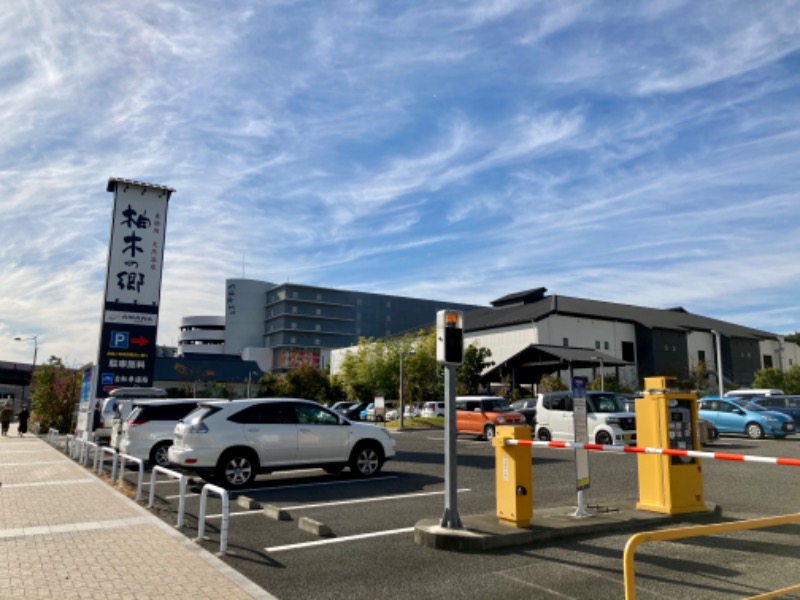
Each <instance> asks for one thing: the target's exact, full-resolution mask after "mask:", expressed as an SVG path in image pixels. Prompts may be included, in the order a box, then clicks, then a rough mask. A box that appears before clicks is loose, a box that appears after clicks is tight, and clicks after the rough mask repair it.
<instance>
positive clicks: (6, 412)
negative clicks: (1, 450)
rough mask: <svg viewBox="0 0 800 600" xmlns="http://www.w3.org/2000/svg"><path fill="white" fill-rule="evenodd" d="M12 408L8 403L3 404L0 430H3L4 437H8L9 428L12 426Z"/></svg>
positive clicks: (0, 413)
mask: <svg viewBox="0 0 800 600" xmlns="http://www.w3.org/2000/svg"><path fill="white" fill-rule="evenodd" d="M11 414H12V411H11V407H10V406H9V405H8V402H6V403H5V404H3V408H2V409H0V428H2V432H3V435H8V426H9V425H10V424H11Z"/></svg>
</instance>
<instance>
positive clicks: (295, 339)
mask: <svg viewBox="0 0 800 600" xmlns="http://www.w3.org/2000/svg"><path fill="white" fill-rule="evenodd" d="M289 342H290V343H292V344H296V343H297V338H296V337H294V336H292V337H290V338H289Z"/></svg>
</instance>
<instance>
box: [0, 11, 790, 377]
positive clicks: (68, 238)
mask: <svg viewBox="0 0 800 600" xmlns="http://www.w3.org/2000/svg"><path fill="white" fill-rule="evenodd" d="M0 28H2V31H3V36H2V37H0V91H1V92H2V93H0V122H1V123H2V130H3V134H2V136H0V193H1V194H2V195H1V196H0V198H2V199H1V200H0V202H2V204H1V206H2V209H3V211H2V221H0V232H2V243H1V244H0V297H2V306H3V310H2V319H1V320H0V359H2V360H16V361H30V359H31V351H32V347H31V346H32V344H30V343H19V342H14V341H13V338H14V337H15V336H23V337H31V336H34V335H35V336H38V346H39V361H42V360H46V359H47V357H48V356H50V355H56V356H59V357H61V358H63V359H64V360H65V361H66V362H67V363H68V364H71V365H79V364H82V363H85V362H90V361H94V360H96V354H97V341H98V335H99V327H100V316H101V315H100V311H101V305H102V298H103V290H104V278H105V268H106V252H107V245H108V237H109V229H110V219H111V203H112V198H113V197H112V195H111V194H109V193H107V192H106V191H105V188H106V183H107V180H108V178H109V177H124V178H128V179H136V180H141V181H148V182H152V183H156V184H160V185H168V186H171V187H174V188H175V189H176V190H177V192H176V193H175V194H174V195H173V196H172V200H171V202H170V208H169V218H168V224H167V241H166V251H165V265H164V279H163V287H162V295H161V322H160V326H159V343H162V344H170V345H175V344H176V341H177V337H178V323H179V320H180V318H181V317H182V316H185V315H215V314H219V315H221V314H224V283H225V279H226V278H228V277H241V276H242V275H243V274H244V275H245V276H246V277H248V278H253V279H260V280H266V281H274V282H284V281H291V282H295V283H307V284H310V285H319V286H327V287H337V288H345V289H353V290H359V291H366V292H377V293H386V294H397V295H407V296H411V297H421V298H436V299H451V300H453V301H457V302H467V303H477V304H486V303H488V302H490V301H491V300H493V299H495V298H498V297H500V296H503V295H505V294H508V293H512V292H517V291H521V290H525V289H530V288H534V287H540V286H544V287H546V288H548V290H549V292H550V293H553V294H560V295H568V296H577V297H583V298H592V299H598V300H606V301H612V302H621V303H629V304H636V305H643V306H651V307H672V306H678V305H680V306H683V307H685V308H686V309H687V310H690V311H692V312H696V313H699V314H703V315H707V316H712V317H716V318H720V319H723V320H728V321H732V322H735V323H739V324H742V325H747V326H750V327H755V328H760V329H765V330H767V331H772V332H775V333H791V332H793V331H797V330H800V302H799V301H798V291H800V168H798V165H800V3H798V2H795V1H785V2H779V1H769V0H764V1H761V2H737V3H731V2H715V1H711V0H709V1H703V2H696V1H692V0H689V1H678V0H654V1H648V2H615V1H597V2H593V1H590V0H585V1H583V0H579V1H574V2H567V1H565V2H551V1H522V0H497V1H494V2H478V1H475V2H459V1H455V0H446V1H445V0H441V1H436V2H425V1H423V0H419V1H416V0H415V1H414V2H378V1H372V2H369V1H358V2H355V1H353V2H350V1H345V0H341V1H339V0H337V1H336V2H315V1H298V2H294V1H292V0H281V1H274V2H268V1H266V0H265V1H247V0H241V1H236V2H216V1H202V0H194V1H192V2H171V1H169V0H157V1H156V0H151V1H146V0H142V1H138V2H125V1H111V2H107V3H103V4H102V5H98V3H97V2H91V1H88V0H70V1H69V2H67V1H66V0H40V1H38V2H36V1H31V2H25V1H23V0H10V2H8V3H6V4H5V5H4V10H3V11H2V13H0Z"/></svg>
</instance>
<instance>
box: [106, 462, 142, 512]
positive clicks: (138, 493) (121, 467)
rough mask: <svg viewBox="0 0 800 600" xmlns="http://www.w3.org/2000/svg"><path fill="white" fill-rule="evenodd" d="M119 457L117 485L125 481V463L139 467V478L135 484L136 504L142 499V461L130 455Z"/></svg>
mask: <svg viewBox="0 0 800 600" xmlns="http://www.w3.org/2000/svg"><path fill="white" fill-rule="evenodd" d="M118 457H119V463H120V464H119V483H121V482H122V480H123V479H125V463H126V462H128V461H130V462H134V463H136V464H137V465H139V478H138V480H137V482H136V502H139V501H141V499H142V485H144V461H143V460H142V459H141V458H136V457H135V456H131V455H130V454H122V453H120V454H118ZM111 481H112V482H113V481H114V478H113V477H112V478H111Z"/></svg>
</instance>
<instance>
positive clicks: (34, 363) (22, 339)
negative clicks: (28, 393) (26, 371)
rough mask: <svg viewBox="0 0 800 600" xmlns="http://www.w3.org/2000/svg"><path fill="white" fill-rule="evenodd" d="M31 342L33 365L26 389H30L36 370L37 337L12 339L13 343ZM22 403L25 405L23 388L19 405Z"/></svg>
mask: <svg viewBox="0 0 800 600" xmlns="http://www.w3.org/2000/svg"><path fill="white" fill-rule="evenodd" d="M31 340H33V365H32V366H31V378H30V380H29V381H28V387H30V386H31V383H33V372H34V371H35V370H36V354H37V353H38V352H39V336H38V335H34V336H33V337H28V338H22V337H15V338H14V341H15V342H30V341H31ZM24 403H25V388H24V387H23V388H22V400H21V402H20V404H24Z"/></svg>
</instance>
